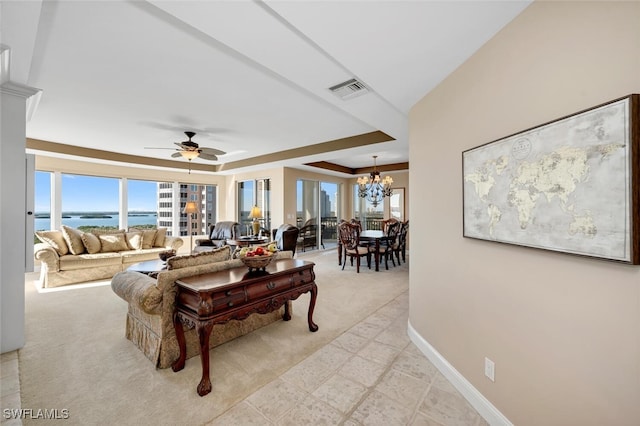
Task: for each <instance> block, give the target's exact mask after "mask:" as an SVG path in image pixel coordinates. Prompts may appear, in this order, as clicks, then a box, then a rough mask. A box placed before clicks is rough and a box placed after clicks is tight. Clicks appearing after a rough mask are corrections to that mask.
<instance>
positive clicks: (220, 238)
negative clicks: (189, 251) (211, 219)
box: [196, 221, 240, 251]
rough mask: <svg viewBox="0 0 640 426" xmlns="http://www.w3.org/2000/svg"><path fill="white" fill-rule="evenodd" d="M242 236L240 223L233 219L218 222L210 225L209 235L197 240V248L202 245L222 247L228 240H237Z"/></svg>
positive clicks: (203, 246)
mask: <svg viewBox="0 0 640 426" xmlns="http://www.w3.org/2000/svg"><path fill="white" fill-rule="evenodd" d="M238 238H240V224H239V223H238V222H233V221H223V222H216V224H215V225H212V226H209V237H208V238H199V239H197V240H196V251H200V250H198V249H197V248H198V247H202V248H203V249H205V247H214V248H216V247H222V246H224V245H226V244H227V240H235V239H238Z"/></svg>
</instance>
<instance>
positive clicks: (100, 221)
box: [34, 213, 157, 231]
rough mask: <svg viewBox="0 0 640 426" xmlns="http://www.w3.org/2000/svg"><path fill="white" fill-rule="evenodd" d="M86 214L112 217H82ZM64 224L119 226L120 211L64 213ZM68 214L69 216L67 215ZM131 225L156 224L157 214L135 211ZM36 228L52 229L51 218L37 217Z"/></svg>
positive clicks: (40, 229)
mask: <svg viewBox="0 0 640 426" xmlns="http://www.w3.org/2000/svg"><path fill="white" fill-rule="evenodd" d="M86 215H105V216H110V218H108V219H107V218H95V219H88V218H81V217H80V216H86ZM62 216H63V219H62V224H63V225H67V226H70V227H72V228H78V227H80V226H92V227H98V226H115V227H116V228H117V227H118V225H119V223H120V215H119V214H118V213H82V214H75V213H71V214H67V213H63V215H62ZM67 216H68V217H67ZM128 224H129V226H139V225H156V224H157V216H156V214H154V213H134V216H131V215H130V216H129V220H128ZM34 229H35V230H36V231H43V230H44V231H48V230H50V229H51V219H49V218H48V217H47V218H40V217H37V216H36V218H35V225H34Z"/></svg>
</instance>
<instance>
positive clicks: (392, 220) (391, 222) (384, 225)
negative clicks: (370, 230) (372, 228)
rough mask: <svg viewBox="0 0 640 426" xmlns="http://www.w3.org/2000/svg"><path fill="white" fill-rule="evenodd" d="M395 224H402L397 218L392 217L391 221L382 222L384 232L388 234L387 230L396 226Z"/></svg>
mask: <svg viewBox="0 0 640 426" xmlns="http://www.w3.org/2000/svg"><path fill="white" fill-rule="evenodd" d="M394 223H400V222H399V221H398V219H396V218H395V217H390V218H389V219H385V220H383V221H382V232H384V233H385V234H386V233H387V228H389V225H391V224H394Z"/></svg>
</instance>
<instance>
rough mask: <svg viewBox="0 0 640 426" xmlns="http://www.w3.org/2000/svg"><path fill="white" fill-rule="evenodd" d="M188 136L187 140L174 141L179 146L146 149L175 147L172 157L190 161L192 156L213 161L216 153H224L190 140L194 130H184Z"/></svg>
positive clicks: (216, 155) (216, 157) (216, 156)
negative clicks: (202, 146) (201, 146)
mask: <svg viewBox="0 0 640 426" xmlns="http://www.w3.org/2000/svg"><path fill="white" fill-rule="evenodd" d="M184 134H185V135H187V137H188V138H189V140H188V141H182V142H175V144H176V145H178V147H179V148H147V149H175V151H176V152H174V153H173V154H171V156H172V157H173V158H178V157H183V158H186V159H187V160H189V161H191V160H193V159H194V158H198V157H199V158H202V159H203V160H211V161H215V160H217V159H218V155H224V154H226V152H224V151H221V150H219V149H215V148H200V145H198V144H197V143H195V142H193V141H192V140H191V138H192V137H194V136H195V135H196V134H195V132H184Z"/></svg>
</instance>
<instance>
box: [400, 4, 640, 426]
mask: <svg viewBox="0 0 640 426" xmlns="http://www.w3.org/2000/svg"><path fill="white" fill-rule="evenodd" d="M634 92H635V93H638V92H640V2H637V1H635V2H621V3H616V2H610V1H608V2H535V3H533V4H532V5H531V6H530V7H529V8H528V9H526V10H525V11H524V12H523V13H522V14H521V15H520V16H519V17H517V18H516V19H515V20H514V21H513V22H512V23H511V24H509V25H508V26H507V27H506V28H504V29H503V30H502V31H501V32H500V33H498V34H497V35H496V37H494V38H493V39H492V40H490V41H489V42H488V43H487V44H486V45H485V46H483V47H482V48H481V49H480V50H479V51H478V52H477V53H476V54H475V55H474V56H473V57H472V58H471V59H470V60H469V61H467V62H466V63H465V64H463V65H462V66H461V67H460V68H459V69H458V70H457V71H456V72H455V73H453V74H452V75H451V76H450V77H449V78H447V79H446V80H445V81H444V82H443V83H442V84H440V85H439V86H438V87H437V88H436V89H435V90H434V91H432V92H431V93H429V94H428V95H427V96H426V97H425V98H424V99H422V100H421V101H420V102H419V103H418V104H416V106H415V107H414V108H413V109H412V111H411V114H410V154H411V172H410V178H409V180H410V182H411V183H412V184H413V185H412V187H413V188H414V190H413V191H412V197H411V198H412V199H413V202H412V206H411V210H412V211H414V212H416V213H417V212H420V217H421V218H422V217H424V219H425V220H424V221H421V223H422V225H421V227H418V226H415V225H414V226H413V227H412V228H411V232H410V234H411V238H412V239H413V240H414V242H415V241H416V238H417V239H418V240H419V241H420V245H421V250H420V251H419V252H417V251H416V250H414V251H413V252H412V255H413V258H412V265H411V275H410V296H411V306H410V322H411V325H412V327H414V328H415V330H416V331H417V332H418V333H419V335H420V336H421V337H423V338H424V339H425V340H426V341H427V342H429V343H430V344H431V345H432V346H433V347H435V349H436V350H437V351H438V352H439V353H440V354H441V355H442V356H444V358H446V360H448V361H449V362H450V363H451V364H452V365H453V366H454V367H455V369H457V370H458V371H459V372H460V373H461V374H462V375H463V376H464V377H465V378H466V379H467V380H468V381H470V382H471V383H472V385H473V386H474V387H475V388H476V389H478V390H479V391H480V392H481V393H482V394H483V395H484V396H485V397H486V398H487V399H488V400H489V401H490V402H491V403H492V404H493V405H494V406H495V407H496V408H497V409H498V410H500V411H501V412H502V414H504V415H505V416H506V417H507V418H509V420H510V421H511V422H513V423H514V424H517V425H545V426H548V425H617V426H618V425H638V424H640V267H637V266H627V265H621V264H616V263H610V262H606V261H599V260H591V259H587V258H581V257H576V256H570V255H564V254H559V253H552V252H546V251H541V250H536V249H528V248H521V247H517V246H513V245H506V244H496V243H491V242H485V241H478V240H472V239H464V238H463V237H462V181H461V175H462V172H461V152H462V151H463V150H466V149H468V148H472V147H475V146H478V145H481V144H483V143H486V142H489V141H492V140H495V139H498V138H501V137H504V136H507V135H510V134H513V133H515V132H518V131H521V130H524V129H527V128H530V127H533V126H536V125H539V124H543V123H545V122H547V121H550V120H554V119H557V118H560V117H562V116H565V115H568V114H572V113H574V112H578V111H580V110H583V109H586V108H589V107H591V106H595V105H598V104H600V103H603V102H606V101H608V100H612V99H615V98H618V97H621V96H625V95H627V94H630V93H634ZM636 166H637V165H636ZM422 195H424V196H422ZM485 356H486V357H489V358H490V359H492V360H493V361H494V362H495V365H496V373H495V378H496V380H495V383H492V382H491V381H489V380H488V379H486V378H485V377H484V375H483V372H484V371H483V363H484V357H485Z"/></svg>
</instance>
